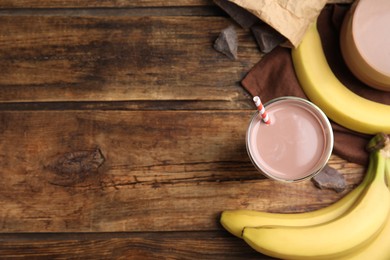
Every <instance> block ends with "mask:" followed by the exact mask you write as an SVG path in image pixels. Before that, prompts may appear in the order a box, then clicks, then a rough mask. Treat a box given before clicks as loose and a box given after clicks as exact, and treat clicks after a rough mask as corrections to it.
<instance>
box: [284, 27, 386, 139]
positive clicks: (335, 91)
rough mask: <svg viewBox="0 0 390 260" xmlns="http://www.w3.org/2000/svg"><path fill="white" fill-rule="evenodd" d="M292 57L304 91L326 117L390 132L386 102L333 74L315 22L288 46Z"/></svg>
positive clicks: (358, 127)
mask: <svg viewBox="0 0 390 260" xmlns="http://www.w3.org/2000/svg"><path fill="white" fill-rule="evenodd" d="M292 59H293V63H294V68H295V72H296V75H297V77H298V80H299V83H300V85H301V86H302V88H303V90H304V92H305V94H306V95H307V97H308V98H309V99H310V100H311V101H312V102H313V103H315V104H316V105H317V106H319V107H320V108H321V109H322V110H323V111H324V112H325V114H326V115H327V116H328V117H329V118H330V119H332V120H333V121H335V122H336V123H338V124H340V125H342V126H344V127H346V128H349V129H351V130H354V131H357V132H361V133H366V134H376V133H378V132H384V133H387V134H388V133H390V105H385V104H381V103H377V102H374V101H371V100H368V99H365V98H362V97H361V96H359V95H356V94H355V93H353V92H352V91H350V90H349V89H348V88H346V87H345V86H344V85H343V84H342V83H341V82H340V81H339V80H338V79H337V78H336V76H335V75H334V74H333V72H332V70H331V68H330V67H329V64H328V62H327V60H326V57H325V55H324V51H323V49H322V44H321V40H320V36H319V34H318V31H317V27H316V24H315V23H314V24H313V25H311V26H310V28H309V29H308V30H307V32H306V34H305V36H304V38H303V40H302V42H301V44H300V45H299V46H298V47H297V48H295V49H293V50H292Z"/></svg>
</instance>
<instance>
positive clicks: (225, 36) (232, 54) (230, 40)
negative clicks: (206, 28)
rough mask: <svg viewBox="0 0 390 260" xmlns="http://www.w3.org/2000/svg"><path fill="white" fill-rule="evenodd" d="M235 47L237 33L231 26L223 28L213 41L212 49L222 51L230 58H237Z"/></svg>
mask: <svg viewBox="0 0 390 260" xmlns="http://www.w3.org/2000/svg"><path fill="white" fill-rule="evenodd" d="M237 47H238V41H237V33H236V31H235V30H234V28H233V26H229V27H227V28H226V29H224V30H223V31H222V32H221V33H220V34H219V37H218V38H217V39H216V40H215V42H214V49H216V50H217V51H219V52H222V53H223V54H225V55H226V56H228V57H229V58H230V59H232V60H235V59H237Z"/></svg>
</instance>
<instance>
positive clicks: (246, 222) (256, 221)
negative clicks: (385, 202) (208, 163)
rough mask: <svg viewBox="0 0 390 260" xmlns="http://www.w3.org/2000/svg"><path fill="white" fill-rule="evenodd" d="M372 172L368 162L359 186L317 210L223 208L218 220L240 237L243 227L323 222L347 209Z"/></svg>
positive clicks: (306, 224)
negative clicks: (294, 211)
mask: <svg viewBox="0 0 390 260" xmlns="http://www.w3.org/2000/svg"><path fill="white" fill-rule="evenodd" d="M374 174H375V168H374V167H373V164H370V166H369V168H368V169H367V173H366V176H365V177H364V179H363V181H362V182H361V183H360V184H359V186H357V187H356V188H355V189H353V190H352V191H350V192H349V193H348V194H346V195H345V196H344V197H343V198H341V199H340V200H338V201H337V202H335V203H333V204H331V205H329V206H327V207H324V208H321V209H318V210H314V211H309V212H303V213H290V214H286V213H269V212H262V211H255V210H225V211H223V212H222V214H221V219H220V222H221V224H222V226H223V227H224V228H225V229H226V230H227V231H229V232H230V233H232V234H233V235H235V236H237V237H240V238H241V235H242V230H243V229H244V227H258V226H267V225H280V226H308V225H316V224H321V223H325V222H328V221H331V220H333V219H335V218H337V217H339V216H341V215H342V214H344V213H345V212H346V211H347V210H349V208H350V207H351V206H352V205H353V204H354V203H355V202H356V200H357V199H358V198H359V196H360V194H361V193H362V191H363V190H364V189H365V187H366V186H367V184H368V183H370V181H371V179H372V177H373V175H374Z"/></svg>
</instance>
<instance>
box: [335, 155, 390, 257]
mask: <svg viewBox="0 0 390 260" xmlns="http://www.w3.org/2000/svg"><path fill="white" fill-rule="evenodd" d="M386 179H387V183H390V159H387V161H386ZM389 238H390V216H389V217H388V218H387V221H386V224H385V226H384V228H383V230H382V231H381V232H380V233H379V235H378V236H377V237H376V238H374V240H373V241H372V242H371V243H369V244H368V245H366V246H362V247H360V248H359V249H357V250H356V251H354V252H352V253H350V254H348V255H347V256H344V257H342V258H340V259H338V260H367V259H375V260H389V259H390V248H389Z"/></svg>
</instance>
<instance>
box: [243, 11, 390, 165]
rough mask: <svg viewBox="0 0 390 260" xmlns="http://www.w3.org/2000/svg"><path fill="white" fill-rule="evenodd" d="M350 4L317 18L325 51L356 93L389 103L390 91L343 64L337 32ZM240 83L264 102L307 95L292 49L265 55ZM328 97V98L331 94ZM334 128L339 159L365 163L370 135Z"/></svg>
mask: <svg viewBox="0 0 390 260" xmlns="http://www.w3.org/2000/svg"><path fill="white" fill-rule="evenodd" d="M348 9H349V5H328V6H326V7H325V8H324V9H323V10H322V12H321V14H320V15H319V17H318V19H317V26H318V30H319V33H320V36H321V41H322V44H323V48H324V52H325V55H326V57H327V60H328V62H329V65H330V67H331V68H332V70H333V72H334V73H335V75H336V76H337V77H338V78H339V80H340V81H341V82H343V83H344V85H346V86H347V87H348V88H349V89H350V90H352V91H353V92H355V93H356V94H358V95H360V96H363V97H365V98H367V99H371V100H373V101H376V102H381V103H384V104H388V105H390V92H384V91H379V90H376V89H373V88H371V87H368V86H366V85H364V84H363V83H362V82H360V81H359V80H357V79H356V78H355V77H354V76H353V74H352V73H351V72H350V71H349V70H348V68H347V66H346V65H345V63H344V61H343V58H342V55H341V52H340V48H339V32H340V28H341V24H342V21H343V18H344V15H345V13H346V12H347V11H348ZM241 84H242V86H243V87H244V88H245V89H246V90H247V91H248V92H249V93H250V94H251V95H253V96H256V95H258V96H260V97H261V99H262V100H263V102H267V101H269V100H271V99H273V98H276V97H281V96H297V97H302V98H306V99H307V97H306V95H305V93H304V92H303V90H302V88H301V86H300V85H299V82H298V79H297V77H296V75H295V71H294V66H293V63H292V58H291V49H288V48H283V47H277V48H275V49H274V50H273V51H272V52H270V53H268V54H267V55H265V56H264V57H263V58H262V59H261V60H260V61H259V62H258V63H257V64H256V65H255V66H254V67H253V68H252V69H251V70H250V71H249V73H248V74H247V75H246V76H245V78H244V79H243V80H242V81H241ZM330 98H331V97H330ZM331 124H332V127H333V130H334V138H335V142H334V149H333V151H334V153H335V154H337V155H339V156H340V157H341V158H343V159H346V160H348V161H350V162H354V163H358V164H360V165H367V163H368V153H367V152H366V150H365V146H366V144H367V142H368V140H369V139H370V138H371V137H372V136H370V135H365V134H360V133H357V132H354V131H351V130H349V129H346V128H345V127H343V126H341V125H338V124H336V123H334V122H331Z"/></svg>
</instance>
